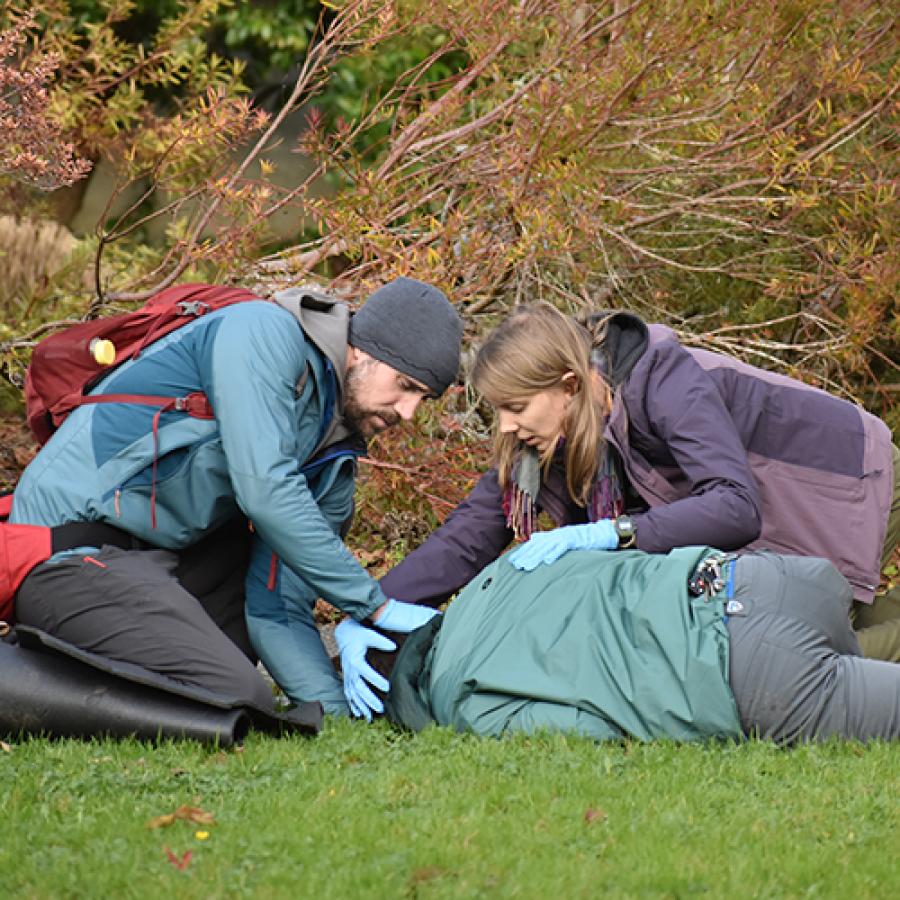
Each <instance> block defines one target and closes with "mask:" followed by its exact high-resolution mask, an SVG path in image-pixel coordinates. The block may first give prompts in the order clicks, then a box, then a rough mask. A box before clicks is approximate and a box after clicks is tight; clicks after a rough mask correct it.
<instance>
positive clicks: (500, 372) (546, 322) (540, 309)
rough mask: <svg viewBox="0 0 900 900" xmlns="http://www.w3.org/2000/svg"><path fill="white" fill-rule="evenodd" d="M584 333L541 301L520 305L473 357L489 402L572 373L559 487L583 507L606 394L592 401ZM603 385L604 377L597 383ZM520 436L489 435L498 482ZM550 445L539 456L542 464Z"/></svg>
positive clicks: (520, 397)
mask: <svg viewBox="0 0 900 900" xmlns="http://www.w3.org/2000/svg"><path fill="white" fill-rule="evenodd" d="M593 340H594V339H593V337H592V334H591V332H589V331H588V330H587V328H585V327H583V326H582V325H579V324H578V322H576V321H575V319H573V318H572V317H571V316H567V315H566V314H565V313H562V312H560V311H559V310H558V309H556V307H554V306H552V305H551V304H549V303H545V302H543V301H541V302H538V303H532V304H529V305H527V306H522V307H519V308H518V309H517V310H516V311H515V312H513V313H512V314H511V315H510V316H509V317H508V318H507V319H506V320H505V321H503V322H502V323H501V324H500V325H499V326H497V328H495V329H494V331H492V332H491V333H490V334H489V335H488V337H487V339H486V340H485V342H484V344H482V346H481V348H480V349H479V351H478V354H477V356H476V358H475V365H474V367H473V369H472V383H473V384H474V386H475V389H476V390H477V391H478V392H479V393H480V394H482V395H483V396H484V398H485V399H486V400H487V401H488V402H489V403H490V404H491V405H492V406H494V407H498V406H501V405H504V404H507V403H512V402H517V401H519V402H520V401H527V400H528V399H530V398H531V397H532V396H534V395H535V394H538V393H540V392H541V391H545V390H549V389H551V388H556V387H559V386H560V385H561V384H562V379H563V376H564V375H565V374H566V373H568V372H573V373H574V374H575V376H576V379H575V385H574V393H573V395H572V399H571V402H570V403H569V407H568V409H567V411H566V418H565V421H564V429H565V435H566V444H565V454H566V486H567V487H568V490H569V494H570V495H571V496H572V497H573V498H574V499H575V500H576V501H577V502H578V503H579V504H581V505H582V506H586V505H587V503H588V499H589V498H590V493H591V489H592V487H593V484H594V479H595V478H596V475H597V464H598V460H599V458H600V450H601V448H602V445H603V426H604V421H605V417H606V415H607V414H608V412H609V406H610V394H609V390H608V389H605V390H604V392H603V395H602V396H601V397H600V399H598V397H597V395H596V391H595V390H594V381H593V378H592V368H591V347H592V343H593ZM604 386H605V382H604ZM520 450H521V447H520V442H519V440H518V439H517V438H516V436H515V435H514V434H501V433H500V431H499V430H496V431H495V433H494V457H495V464H496V466H497V468H498V471H499V476H500V486H501V487H503V488H506V486H507V485H508V484H509V483H510V480H511V478H512V470H513V466H514V464H515V460H516V457H517V455H518V453H519V452H520ZM554 450H555V448H554V447H549V448H548V449H547V450H546V451H545V452H544V454H543V455H542V460H541V462H542V464H543V467H544V469H545V470H546V467H547V466H548V465H549V463H550V460H551V459H552V458H553V453H554Z"/></svg>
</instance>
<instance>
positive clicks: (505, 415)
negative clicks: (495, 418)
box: [498, 409, 519, 434]
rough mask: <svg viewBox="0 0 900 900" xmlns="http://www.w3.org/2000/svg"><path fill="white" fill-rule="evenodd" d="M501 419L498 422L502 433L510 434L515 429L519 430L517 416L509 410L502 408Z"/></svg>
mask: <svg viewBox="0 0 900 900" xmlns="http://www.w3.org/2000/svg"><path fill="white" fill-rule="evenodd" d="M499 415H500V421H499V424H498V428H499V429H500V433H501V434H509V433H510V432H513V431H518V428H519V426H518V423H517V422H516V417H515V416H514V415H513V414H512V413H511V412H508V411H507V410H503V409H501V410H500V413H499Z"/></svg>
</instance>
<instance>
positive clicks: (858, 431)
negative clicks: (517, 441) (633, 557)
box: [381, 313, 893, 605]
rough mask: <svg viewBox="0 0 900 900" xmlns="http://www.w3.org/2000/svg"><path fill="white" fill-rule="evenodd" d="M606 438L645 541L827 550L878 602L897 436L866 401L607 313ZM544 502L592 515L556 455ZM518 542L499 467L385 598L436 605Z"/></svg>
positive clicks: (568, 515)
mask: <svg viewBox="0 0 900 900" xmlns="http://www.w3.org/2000/svg"><path fill="white" fill-rule="evenodd" d="M604 349H605V351H606V356H607V359H608V373H609V379H610V382H611V385H612V387H613V389H614V393H613V404H612V410H611V412H610V415H609V420H608V423H607V426H606V432H605V436H606V439H607V440H608V441H609V443H610V444H612V445H613V446H614V447H615V448H616V449H617V450H618V452H619V455H620V457H621V460H622V463H623V467H624V469H625V474H626V477H627V480H628V482H629V483H630V485H631V487H632V488H633V491H634V493H635V494H637V495H638V496H639V498H640V500H638V501H637V504H635V505H634V510H631V509H630V510H629V511H630V512H632V514H633V517H634V520H635V524H636V526H637V546H638V547H639V548H640V549H642V550H647V551H650V552H666V551H668V550H671V549H672V548H673V547H682V546H689V545H708V546H713V547H718V548H719V549H722V550H737V549H742V548H746V549H761V548H767V549H770V550H774V551H777V552H779V553H797V554H802V555H806V556H824V557H827V558H828V559H830V560H831V561H832V562H833V563H834V564H835V565H836V566H837V568H838V569H839V570H840V571H841V572H842V573H843V574H844V576H845V577H846V578H847V580H848V581H849V582H850V584H851V585H852V587H853V592H854V596H855V597H856V598H857V599H859V600H863V601H865V602H869V603H870V602H871V601H872V596H873V592H874V590H875V588H876V587H877V585H878V580H879V570H880V562H881V553H882V546H883V544H884V539H885V531H886V528H887V520H888V514H889V511H890V505H891V495H892V490H893V485H892V482H893V472H892V456H891V454H892V446H891V434H890V431H889V430H888V428H887V426H886V425H885V424H884V422H882V421H881V420H880V419H878V418H876V417H875V416H873V415H871V414H869V413H867V412H866V411H865V410H863V409H861V408H860V407H858V406H855V405H854V404H852V403H850V402H848V401H846V400H841V399H839V398H837V397H833V396H831V395H830V394H827V393H825V392H824V391H821V390H818V389H817V388H812V387H809V386H808V385H805V384H803V383H801V382H799V381H795V380H793V379H791V378H787V377H785V376H782V375H777V374H774V373H772V372H767V371H764V370H762V369H757V368H755V367H753V366H750V365H747V364H746V363H742V362H740V361H738V360H736V359H733V358H732V357H729V356H723V355H720V354H717V353H710V352H709V351H705V350H700V349H695V348H686V347H683V346H682V345H681V344H679V343H678V341H677V339H676V337H675V334H674V332H673V331H672V330H671V329H669V328H667V327H666V326H663V325H650V326H647V325H645V324H644V323H643V322H642V321H641V320H640V319H638V318H637V317H636V316H633V315H631V314H629V313H616V314H614V315H613V316H612V318H611V320H610V323H609V326H608V329H607V338H606V341H605V344H604ZM538 506H539V507H540V508H541V509H543V510H545V511H546V512H547V513H548V514H549V515H550V517H551V518H552V519H553V521H555V522H556V523H557V524H559V525H566V524H573V523H577V522H585V521H586V516H585V510H584V508H583V507H579V506H578V505H577V504H576V503H575V502H574V500H573V499H572V498H571V497H570V495H569V493H568V491H567V490H566V486H565V471H564V469H563V468H562V463H561V462H559V463H557V464H554V466H553V467H552V469H551V472H550V474H549V475H548V477H547V478H546V479H545V483H544V484H542V486H541V492H540V494H539V496H538ZM511 540H512V531H511V530H510V529H509V528H508V527H507V525H506V520H505V517H504V514H503V509H502V496H501V491H500V486H499V484H498V481H497V473H496V470H494V469H490V470H489V471H488V472H486V473H485V474H484V475H483V476H482V478H481V479H480V480H479V482H478V484H477V485H476V486H475V488H474V489H473V490H472V492H471V494H470V495H469V496H468V497H467V498H466V499H465V500H464V501H463V502H462V503H461V504H460V505H459V506H458V507H457V508H456V509H455V510H454V511H453V512H452V513H451V514H450V516H449V517H448V519H447V521H446V522H445V523H444V524H443V525H442V526H441V527H440V528H439V529H437V531H435V532H434V533H433V534H432V535H431V536H430V537H429V538H428V540H427V541H426V542H425V543H424V544H422V546H421V547H419V548H418V549H417V550H415V551H414V552H412V553H411V554H410V555H409V556H407V557H406V559H404V560H403V562H401V563H400V564H399V565H398V566H396V567H395V568H394V569H392V570H391V571H390V572H388V574H387V575H385V576H384V578H382V580H381V587H382V589H383V590H384V592H385V594H386V595H387V596H389V597H396V598H397V599H400V600H408V601H414V602H422V603H429V604H432V605H437V604H439V603H441V602H443V601H444V600H445V599H447V598H448V597H449V596H451V595H452V594H453V593H454V592H455V591H456V590H458V589H459V588H460V587H461V586H462V585H464V584H466V583H467V582H468V581H469V580H470V579H471V578H472V577H473V576H474V575H475V574H476V573H477V572H478V571H480V570H481V569H482V568H483V567H484V566H485V565H487V564H488V563H489V562H491V561H492V560H494V559H496V557H497V556H499V555H500V553H502V552H503V550H504V549H505V548H506V546H507V545H508V544H509V543H510V541H511Z"/></svg>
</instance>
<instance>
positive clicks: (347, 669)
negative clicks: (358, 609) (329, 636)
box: [334, 619, 397, 722]
mask: <svg viewBox="0 0 900 900" xmlns="http://www.w3.org/2000/svg"><path fill="white" fill-rule="evenodd" d="M334 639H335V640H336V641H337V645H338V650H340V651H341V669H342V670H343V672H344V696H345V697H346V698H347V704H348V705H349V707H350V712H351V713H353V715H354V716H359V717H360V718H362V719H365V720H366V721H367V722H371V721H372V713H373V712H376V713H380V712H384V704H383V703H382V702H381V701H380V700H379V699H378V697H377V696H376V695H375V694H373V693H372V691H371V689H370V688H369V684H371V685H374V686H375V687H377V688H378V689H379V690H380V691H386V690H388V689H389V688H390V684H389V682H388V680H387V678H385V677H384V676H383V675H379V674H378V673H377V672H376V671H375V670H374V669H373V668H372V667H371V666H370V665H369V664H368V663H367V662H366V651H367V650H368V649H369V648H370V647H374V648H375V649H376V650H387V651H391V650H396V649H397V645H396V644H395V643H394V642H393V641H392V640H391V639H390V638H388V637H385V636H384V635H383V634H379V633H378V632H377V631H372V629H371V628H366V627H364V626H363V625H360V624H359V622H357V621H356V620H355V619H344V621H343V622H341V623H340V624H339V625H338V627H337V628H335V629H334ZM367 681H368V682H369V684H366V682H367Z"/></svg>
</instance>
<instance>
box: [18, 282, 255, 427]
mask: <svg viewBox="0 0 900 900" xmlns="http://www.w3.org/2000/svg"><path fill="white" fill-rule="evenodd" d="M259 299H260V298H259V297H257V296H256V295H255V294H253V293H252V292H250V291H248V290H246V289H244V288H232V287H221V286H216V285H211V284H182V285H177V286H175V287H170V288H166V289H165V290H163V291H160V292H159V293H158V294H156V295H155V296H153V297H152V298H151V299H150V300H148V301H147V302H146V303H145V304H144V305H143V306H142V307H141V308H140V309H137V310H134V311H133V312H128V313H122V314H121V315H118V316H111V317H109V318H105V319H94V320H92V321H90V322H83V323H81V324H80V325H73V326H72V327H71V328H67V329H66V330H65V331H60V332H58V333H57V334H54V335H51V336H50V337H48V338H45V339H44V340H43V341H41V342H40V343H39V344H38V345H37V346H36V347H35V348H34V352H33V353H32V356H31V364H30V365H29V367H28V371H27V372H26V374H25V414H26V416H27V418H28V425H29V427H30V428H31V431H32V432H33V434H34V436H35V437H36V438H37V440H38V442H39V443H41V444H46V443H47V441H48V440H50V436H51V435H52V434H53V432H54V431H56V429H57V428H59V426H60V425H61V424H62V423H63V420H64V419H65V418H66V416H68V415H69V413H70V412H72V410H73V409H75V408H77V407H79V406H81V405H82V404H85V403H122V402H128V403H142V404H145V405H149V406H158V407H160V412H165V411H167V410H168V409H180V410H183V411H184V412H187V413H188V414H189V415H194V416H197V417H198V418H210V417H211V416H212V410H211V409H210V407H209V403H208V401H207V399H206V395H205V394H202V393H199V392H197V393H193V394H188V395H187V396H186V397H145V396H141V395H139V394H103V395H100V396H97V397H88V396H85V395H86V394H87V393H88V392H89V391H90V390H91V389H92V388H94V387H96V385H97V383H98V382H99V381H100V380H101V379H102V378H104V377H106V376H107V375H108V374H109V373H110V372H111V371H112V370H113V369H115V368H116V367H117V366H120V365H121V364H122V363H124V362H125V361H126V360H129V359H134V358H135V357H136V356H137V355H138V354H139V353H140V352H141V350H143V349H144V347H146V346H147V345H148V344H152V343H153V342H154V341H156V340H159V338H161V337H164V336H165V335H167V334H169V333H170V332H172V331H175V330H176V329H178V328H181V327H182V326H183V325H187V324H188V322H193V321H194V319H196V318H197V317H198V316H202V315H204V314H205V313H208V312H212V311H213V310H216V309H221V308H222V307H224V306H231V305H232V304H234V303H242V302H244V301H246V300H259ZM101 341H108V342H109V344H106V345H105V348H106V349H107V350H108V351H111V357H110V358H109V359H108V360H103V361H100V359H99V357H101V356H102V354H99V353H98V354H96V355H95V348H96V347H97V346H98V344H99V342H101ZM110 344H111V345H112V346H110ZM101 346H104V345H101ZM112 354H114V356H112Z"/></svg>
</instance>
